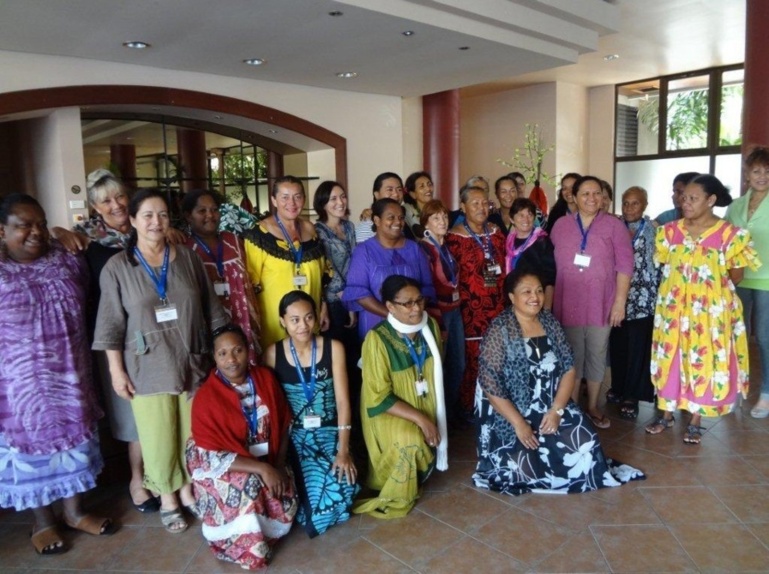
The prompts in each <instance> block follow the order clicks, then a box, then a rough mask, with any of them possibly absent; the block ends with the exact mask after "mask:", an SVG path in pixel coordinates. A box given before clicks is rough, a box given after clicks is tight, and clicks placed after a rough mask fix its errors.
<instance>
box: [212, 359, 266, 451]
mask: <svg viewBox="0 0 769 574" xmlns="http://www.w3.org/2000/svg"><path fill="white" fill-rule="evenodd" d="M216 375H217V376H218V377H219V378H220V379H221V380H222V382H223V383H224V384H225V385H227V386H228V387H230V388H233V389H234V388H235V385H233V384H232V383H231V382H230V380H229V379H228V378H227V377H225V376H224V375H223V374H222V372H221V371H220V370H219V369H216ZM246 382H247V383H248V384H249V385H250V386H251V396H252V398H253V404H252V406H251V409H247V408H246V407H244V406H242V405H241V407H240V408H241V410H242V411H243V416H244V417H245V418H246V424H247V425H248V432H249V433H250V438H256V432H257V431H258V430H259V412H258V409H257V406H256V385H254V379H252V378H251V375H248V377H247V378H246ZM249 410H250V411H251V412H250V413H249V412H248V411H249Z"/></svg>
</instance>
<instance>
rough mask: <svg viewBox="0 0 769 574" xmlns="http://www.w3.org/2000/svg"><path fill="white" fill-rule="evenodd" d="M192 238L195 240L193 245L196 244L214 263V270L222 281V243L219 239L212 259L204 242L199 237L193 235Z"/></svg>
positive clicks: (209, 249)
mask: <svg viewBox="0 0 769 574" xmlns="http://www.w3.org/2000/svg"><path fill="white" fill-rule="evenodd" d="M192 238H193V239H194V240H195V243H197V244H198V246H199V247H200V248H201V249H202V250H203V251H204V252H205V254H206V255H208V258H209V259H211V260H212V261H213V262H214V263H216V270H217V271H218V272H219V277H221V278H222V279H224V243H222V240H221V238H220V239H219V240H218V241H217V243H218V246H217V248H216V257H214V254H213V253H212V252H211V248H210V247H209V246H208V245H206V242H205V241H203V240H202V239H201V238H200V237H198V236H197V235H195V234H194V233H193V234H192Z"/></svg>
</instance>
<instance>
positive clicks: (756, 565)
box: [670, 522, 769, 572]
mask: <svg viewBox="0 0 769 574" xmlns="http://www.w3.org/2000/svg"><path fill="white" fill-rule="evenodd" d="M670 530H671V531H672V532H673V534H674V535H675V537H676V538H677V539H678V541H679V542H680V543H681V546H683V548H684V550H686V552H687V554H689V556H690V557H691V559H692V560H694V562H695V564H697V566H698V567H699V569H700V570H701V571H703V572H741V571H743V570H761V569H766V568H767V566H769V549H767V548H766V547H765V546H764V545H763V544H761V542H759V540H758V539H757V538H756V537H755V536H753V534H752V533H751V532H750V530H748V528H747V527H745V526H742V525H740V524H698V523H696V522H693V523H684V524H674V525H672V526H671V527H670Z"/></svg>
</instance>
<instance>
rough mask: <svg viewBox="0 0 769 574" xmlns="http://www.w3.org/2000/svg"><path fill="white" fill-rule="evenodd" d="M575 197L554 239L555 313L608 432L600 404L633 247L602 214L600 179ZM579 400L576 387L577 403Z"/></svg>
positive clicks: (592, 409) (589, 180)
mask: <svg viewBox="0 0 769 574" xmlns="http://www.w3.org/2000/svg"><path fill="white" fill-rule="evenodd" d="M574 197H575V198H576V201H577V213H575V214H573V215H567V216H564V217H562V218H561V219H559V220H558V221H557V222H556V224H555V226H554V227H553V230H552V233H551V235H550V237H551V239H552V241H553V246H554V247H555V266H556V270H557V273H556V280H555V295H554V300H553V312H554V314H555V316H556V318H557V319H558V320H559V321H560V322H561V324H562V325H563V327H564V330H565V331H566V338H567V339H568V340H569V343H570V344H571V346H572V349H573V350H574V359H575V368H576V371H577V380H579V379H581V378H583V377H584V378H585V379H587V392H588V406H587V409H586V412H587V414H588V416H589V417H590V419H591V420H592V421H593V424H594V425H595V426H597V427H598V428H608V427H609V424H610V423H609V419H608V418H607V417H606V416H605V415H604V414H603V413H602V412H601V411H600V410H599V408H598V398H599V393H600V390H601V382H602V381H603V376H604V371H605V370H606V352H607V348H608V341H609V332H610V330H611V327H618V326H619V325H620V323H622V320H623V319H624V318H625V302H626V300H627V293H628V289H629V287H630V277H631V276H632V275H633V246H632V244H631V242H630V237H629V236H628V233H627V230H626V229H625V226H624V224H623V223H622V222H621V221H620V220H619V219H617V218H616V217H614V216H612V215H608V214H607V213H605V212H603V211H601V202H602V200H601V180H600V179H598V178H597V177H593V176H591V175H586V176H584V177H582V178H580V179H579V180H577V182H576V183H575V184H574ZM578 396H579V385H576V388H575V391H574V396H573V398H574V400H575V402H576V400H577V398H578Z"/></svg>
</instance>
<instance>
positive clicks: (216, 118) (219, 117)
mask: <svg viewBox="0 0 769 574" xmlns="http://www.w3.org/2000/svg"><path fill="white" fill-rule="evenodd" d="M214 119H215V120H220V119H222V116H214Z"/></svg>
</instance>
